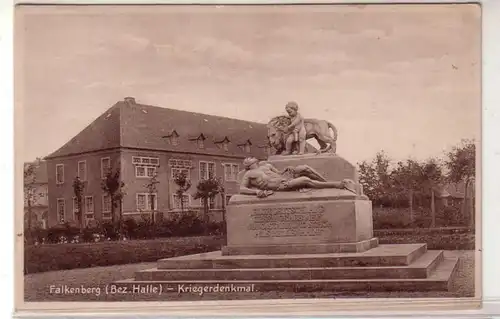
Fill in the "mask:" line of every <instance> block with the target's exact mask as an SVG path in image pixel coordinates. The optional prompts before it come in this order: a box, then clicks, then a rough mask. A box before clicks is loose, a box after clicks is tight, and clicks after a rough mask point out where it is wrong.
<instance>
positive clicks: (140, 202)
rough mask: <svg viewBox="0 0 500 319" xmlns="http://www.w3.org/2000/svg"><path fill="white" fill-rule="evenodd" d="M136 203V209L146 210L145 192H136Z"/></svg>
mask: <svg viewBox="0 0 500 319" xmlns="http://www.w3.org/2000/svg"><path fill="white" fill-rule="evenodd" d="M136 205H137V210H139V211H141V210H146V194H137V198H136Z"/></svg>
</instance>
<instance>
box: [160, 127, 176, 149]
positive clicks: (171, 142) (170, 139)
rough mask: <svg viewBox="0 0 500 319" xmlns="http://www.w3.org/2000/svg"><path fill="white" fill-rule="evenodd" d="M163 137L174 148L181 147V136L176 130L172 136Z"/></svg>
mask: <svg viewBox="0 0 500 319" xmlns="http://www.w3.org/2000/svg"><path fill="white" fill-rule="evenodd" d="M162 137H163V138H166V139H167V140H168V142H169V143H170V144H171V145H173V146H177V145H179V134H178V133H177V132H176V131H175V130H173V131H172V132H171V133H170V134H168V135H165V136H162Z"/></svg>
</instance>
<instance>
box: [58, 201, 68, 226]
mask: <svg viewBox="0 0 500 319" xmlns="http://www.w3.org/2000/svg"><path fill="white" fill-rule="evenodd" d="M65 211H66V207H65V203H64V198H58V199H57V221H58V222H59V223H64V222H65V221H66V219H65V217H66V216H65V215H66V214H65Z"/></svg>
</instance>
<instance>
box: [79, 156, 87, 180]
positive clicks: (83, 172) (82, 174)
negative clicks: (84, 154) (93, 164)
mask: <svg viewBox="0 0 500 319" xmlns="http://www.w3.org/2000/svg"><path fill="white" fill-rule="evenodd" d="M78 178H80V180H81V181H82V182H83V181H86V180H87V161H79V162H78Z"/></svg>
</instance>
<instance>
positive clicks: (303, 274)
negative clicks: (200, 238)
mask: <svg viewBox="0 0 500 319" xmlns="http://www.w3.org/2000/svg"><path fill="white" fill-rule="evenodd" d="M442 259H443V252H442V251H428V252H426V253H425V254H424V255H422V256H421V257H420V258H419V259H417V260H416V261H414V262H413V263H411V264H410V265H408V266H371V267H307V268H243V269H224V268H220V269H213V268H212V269H158V268H154V269H148V270H143V271H139V272H136V274H135V279H136V280H151V281H156V280H296V279H300V280H315V279H318V280H319V279H376V278H379V279H384V278H386V279H402V278H426V277H427V276H428V274H429V269H434V267H435V265H436V264H437V263H438V262H440V261H441V260H442Z"/></svg>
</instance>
